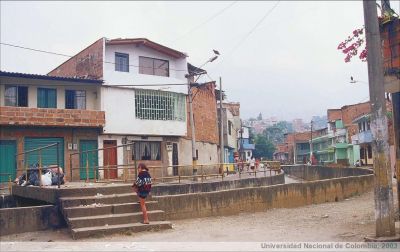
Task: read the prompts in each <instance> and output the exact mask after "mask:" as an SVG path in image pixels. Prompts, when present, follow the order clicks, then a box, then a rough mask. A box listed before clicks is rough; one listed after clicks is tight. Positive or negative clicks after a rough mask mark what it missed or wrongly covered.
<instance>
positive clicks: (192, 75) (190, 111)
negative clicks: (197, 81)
mask: <svg viewBox="0 0 400 252" xmlns="http://www.w3.org/2000/svg"><path fill="white" fill-rule="evenodd" d="M213 51H214V54H215V55H214V56H213V57H211V58H210V59H208V60H207V61H206V62H205V63H204V64H203V65H201V66H200V67H199V68H202V67H203V66H204V65H206V64H207V63H208V62H213V61H214V60H216V59H217V58H218V55H219V52H218V51H216V50H213ZM205 73H207V72H206V71H204V72H202V73H199V74H195V73H192V74H187V75H186V76H185V77H186V78H187V82H188V96H189V116H190V128H191V131H192V169H193V175H197V167H196V165H197V155H196V135H195V134H196V133H195V128H194V115H193V97H192V82H191V78H192V77H194V76H196V75H198V76H199V77H200V75H202V74H205Z"/></svg>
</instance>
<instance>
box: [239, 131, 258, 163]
mask: <svg viewBox="0 0 400 252" xmlns="http://www.w3.org/2000/svg"><path fill="white" fill-rule="evenodd" d="M249 129H250V127H247V126H242V128H241V130H240V131H239V132H238V147H239V155H240V159H241V160H243V161H246V162H249V161H250V159H251V157H252V156H253V151H254V150H255V144H252V143H250V134H249V133H250V132H249Z"/></svg>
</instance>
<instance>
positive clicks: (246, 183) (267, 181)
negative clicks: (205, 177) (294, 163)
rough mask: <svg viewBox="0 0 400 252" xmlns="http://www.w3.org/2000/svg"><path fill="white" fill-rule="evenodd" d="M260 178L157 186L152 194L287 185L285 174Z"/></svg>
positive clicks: (260, 176) (153, 188)
mask: <svg viewBox="0 0 400 252" xmlns="http://www.w3.org/2000/svg"><path fill="white" fill-rule="evenodd" d="M258 176H259V177H257V178H243V179H237V180H224V181H214V182H204V183H190V184H185V183H182V184H168V185H155V186H153V187H152V190H151V194H152V195H153V196H162V195H176V194H192V193H201V192H214V191H222V190H230V189H237V188H246V187H260V186H269V185H277V184H284V183H285V175H284V174H283V173H281V174H278V175H274V176H270V177H262V176H264V174H263V173H262V172H260V173H259V174H258Z"/></svg>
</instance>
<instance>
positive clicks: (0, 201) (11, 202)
mask: <svg viewBox="0 0 400 252" xmlns="http://www.w3.org/2000/svg"><path fill="white" fill-rule="evenodd" d="M16 206H17V202H16V200H15V199H14V197H13V196H12V195H1V196H0V208H10V207H16Z"/></svg>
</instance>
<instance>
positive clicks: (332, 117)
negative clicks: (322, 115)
mask: <svg viewBox="0 0 400 252" xmlns="http://www.w3.org/2000/svg"><path fill="white" fill-rule="evenodd" d="M327 113H328V122H333V121H336V120H341V119H342V110H341V109H328V111H327Z"/></svg>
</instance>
